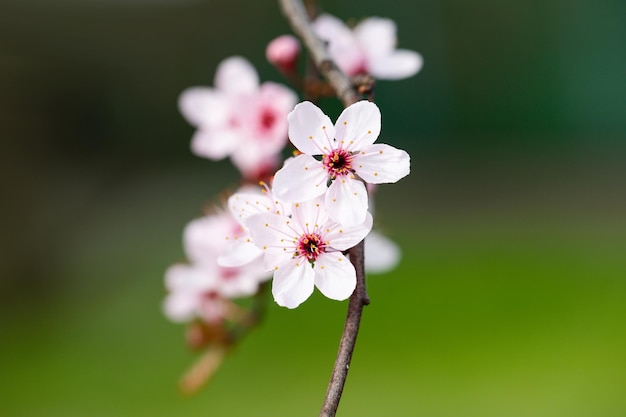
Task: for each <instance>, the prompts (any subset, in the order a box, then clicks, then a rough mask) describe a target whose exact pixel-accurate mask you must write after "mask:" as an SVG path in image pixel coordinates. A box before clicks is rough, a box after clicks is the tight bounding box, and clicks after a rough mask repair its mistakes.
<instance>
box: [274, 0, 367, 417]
mask: <svg viewBox="0 0 626 417" xmlns="http://www.w3.org/2000/svg"><path fill="white" fill-rule="evenodd" d="M279 2H280V6H281V8H282V11H283V14H284V15H285V17H286V18H287V20H288V21H289V23H290V24H291V28H292V29H293V31H294V32H295V33H296V34H297V35H298V36H299V37H300V39H302V42H303V43H304V45H305V46H306V48H307V50H308V51H309V54H310V56H311V58H312V59H313V62H314V63H315V66H316V67H317V69H318V70H319V72H320V74H321V75H322V76H324V78H326V79H327V80H328V82H329V83H330V85H331V86H332V87H333V88H334V89H335V92H336V94H337V97H339V99H340V100H341V101H342V103H343V105H344V106H345V107H348V106H349V105H351V104H353V103H356V102H357V101H359V99H360V95H359V93H358V92H357V90H356V89H355V88H354V86H353V83H352V80H350V78H349V77H348V76H346V74H344V73H343V72H342V71H341V70H339V68H337V65H336V64H335V63H334V61H333V60H332V59H331V57H330V54H329V53H328V50H327V48H326V45H325V44H324V42H323V41H322V40H321V39H320V38H319V37H318V36H317V35H316V34H315V32H314V31H313V28H312V27H311V22H310V20H309V16H308V15H307V11H306V9H305V7H304V5H303V4H302V2H301V1H299V0H279ZM367 92H368V93H371V89H370V90H368V91H367ZM363 250H364V242H361V243H359V244H358V245H356V246H355V247H353V248H352V249H350V251H349V256H350V261H351V262H352V264H353V265H354V268H355V269H356V277H357V283H356V288H355V290H354V293H353V294H352V295H351V296H350V302H349V304H348V315H347V317H346V323H345V326H344V329H343V334H342V336H341V341H340V343H339V351H338V352H337V358H336V360H335V365H334V367H333V372H332V375H331V378H330V382H329V384H328V389H327V391H326V397H325V398H324V404H323V405H322V410H321V411H320V414H319V415H320V417H333V416H334V415H335V414H336V413H337V407H338V406H339V400H340V399H341V395H342V393H343V387H344V385H345V382H346V377H347V376H348V369H349V368H350V361H351V359H352V353H353V352H354V346H355V344H356V338H357V335H358V333H359V325H360V323H361V315H362V313H363V307H364V306H366V305H367V304H369V302H370V300H369V297H368V296H367V290H366V288H365V267H364V260H365V259H364V255H363Z"/></svg>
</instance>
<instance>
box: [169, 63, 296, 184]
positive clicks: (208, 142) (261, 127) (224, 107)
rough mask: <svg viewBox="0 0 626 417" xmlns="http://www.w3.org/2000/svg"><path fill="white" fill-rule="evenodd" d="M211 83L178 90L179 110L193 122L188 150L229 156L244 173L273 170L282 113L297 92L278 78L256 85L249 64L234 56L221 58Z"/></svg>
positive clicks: (282, 138) (283, 133) (281, 138)
mask: <svg viewBox="0 0 626 417" xmlns="http://www.w3.org/2000/svg"><path fill="white" fill-rule="evenodd" d="M214 85H215V86H214V87H213V88H210V87H191V88H188V89H186V90H185V91H183V92H182V94H181V95H180V98H179V103H178V104H179V109H180V112H181V113H182V115H183V116H184V117H185V119H186V120H187V121H188V122H189V123H190V124H192V125H193V126H195V127H196V128H197V130H196V132H195V133H194V135H193V137H192V140H191V149H192V151H193V152H194V153H195V154H196V155H198V156H202V157H206V158H209V159H213V160H219V159H223V158H225V157H227V156H230V158H231V160H232V162H233V163H234V164H235V166H236V167H237V168H238V169H239V170H240V171H241V173H242V174H243V175H244V176H245V177H247V178H258V177H259V176H260V175H262V174H264V173H266V172H268V171H271V170H273V169H274V168H275V166H276V164H277V162H278V160H279V156H278V155H279V153H280V152H281V150H282V148H283V147H284V146H285V143H286V141H287V120H286V115H287V114H288V113H289V111H291V109H293V106H294V105H295V103H296V101H297V97H296V95H295V94H294V93H293V92H292V91H291V90H289V89H288V88H286V87H284V86H282V85H280V84H276V83H272V82H265V83H263V84H261V85H259V79H258V75H257V73H256V70H255V69H254V67H253V66H252V64H250V62H248V61H247V60H246V59H245V58H242V57H237V56H235V57H231V58H227V59H225V60H224V61H222V62H221V63H220V64H219V66H218V68H217V71H216V74H215V80H214Z"/></svg>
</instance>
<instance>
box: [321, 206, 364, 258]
mask: <svg viewBox="0 0 626 417" xmlns="http://www.w3.org/2000/svg"><path fill="white" fill-rule="evenodd" d="M372 222H373V220H372V215H371V214H370V213H369V212H367V215H366V216H365V221H364V222H363V223H362V224H358V225H354V226H344V225H341V224H331V225H328V229H330V230H329V231H328V232H326V234H325V235H324V240H326V241H327V242H328V244H329V246H330V247H332V248H333V249H337V250H340V251H344V250H348V249H350V248H351V247H353V246H356V244H357V243H359V242H360V241H362V240H363V239H365V236H367V234H368V233H369V232H370V230H372Z"/></svg>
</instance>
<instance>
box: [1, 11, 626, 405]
mask: <svg viewBox="0 0 626 417" xmlns="http://www.w3.org/2000/svg"><path fill="white" fill-rule="evenodd" d="M321 7H322V8H323V9H324V10H326V11H328V12H331V13H333V14H335V15H337V16H339V17H341V18H344V19H349V18H355V19H358V18H362V17H366V16H371V15H379V16H384V17H390V18H392V19H394V20H395V21H396V22H397V23H398V26H399V45H400V46H401V47H404V48H408V49H413V50H417V51H419V52H421V53H422V54H423V56H424V58H425V66H424V69H423V70H422V72H421V73H420V74H418V75H417V76H415V77H413V78H411V79H408V80H404V81H398V82H379V83H378V86H377V90H376V100H377V103H378V105H379V106H380V107H381V109H382V112H383V133H382V135H381V141H383V142H386V143H391V144H394V145H396V146H398V147H402V148H405V149H407V150H408V151H409V153H410V154H411V156H412V173H411V175H410V177H408V178H406V179H404V180H402V181H401V182H400V183H398V184H394V185H389V186H385V187H381V189H380V192H379V194H378V200H377V216H376V222H377V224H378V226H379V228H380V229H381V230H383V231H384V233H386V234H387V236H389V237H391V238H393V239H394V240H396V241H397V242H398V243H399V244H400V245H401V246H402V250H403V253H404V258H403V262H402V263H401V265H400V266H399V267H398V269H396V270H395V271H393V272H392V273H389V274H387V275H380V276H372V277H370V279H369V283H368V285H369V292H370V296H371V298H372V304H371V305H370V306H369V307H367V309H366V311H365V314H364V322H363V325H362V330H361V333H360V335H359V341H358V344H357V350H356V353H355V356H354V359H353V364H352V368H351V371H350V375H349V378H348V382H347V385H346V389H345V391H344V398H343V399H342V402H341V405H340V409H339V415H342V416H379V415H387V416H389V415H392V416H430V417H435V416H441V417H443V416H446V417H447V416H450V417H452V416H454V417H459V416H463V417H470V416H476V417H500V416H507V417H516V416H525V417H527V416H532V417H543V416H545V417H559V416H563V417H565V416H567V417H577V416H580V417H591V416H593V417H603V416H607V417H618V416H624V415H626V395H624V393H625V392H626V216H625V215H624V214H625V210H626V158H625V156H626V142H625V140H626V99H625V97H626V79H625V76H626V20H625V17H626V3H624V2H623V1H621V0H603V1H598V2H592V1H585V0H567V1H566V0H543V1H522V0H475V1H472V2H465V1H458V0H420V1H395V2H384V3H381V2H377V1H373V0H362V1H355V0H342V1H335V2H330V1H327V2H322V4H321ZM288 31H289V30H288V26H287V24H286V23H285V21H284V20H283V19H282V17H281V15H280V12H279V10H278V7H277V5H276V4H275V3H274V2H258V1H243V0H242V1H230V0H229V1H227V0H213V1H208V0H207V1H196V0H123V1H122V0H83V1H80V0H55V1H46V0H5V1H3V2H2V4H1V5H0V126H1V128H2V148H1V149H2V150H1V151H0V173H1V177H0V178H1V179H0V185H1V189H0V190H1V192H2V204H1V205H0V207H1V208H0V218H1V219H2V220H1V234H0V236H1V238H0V244H1V245H2V246H1V248H0V274H1V278H0V415H1V416H9V417H53V416H60V417H61V416H62V417H68V416H70V417H72V416H80V417H82V416H90V417H99V416H106V417H110V416H111V417H123V416H150V417H158V416H168V417H169V416H205V415H212V416H255V417H261V416H272V417H277V416H294V415H316V413H317V412H318V410H319V407H320V405H321V401H322V397H323V395H324V392H325V389H326V384H327V382H328V378H329V375H330V369H331V366H332V362H333V360H334V356H335V353H336V350H337V342H338V340H339V336H340V333H341V329H342V325H343V320H344V317H345V311H346V308H347V303H338V302H333V301H330V300H327V299H324V298H323V297H321V296H320V295H319V294H315V295H314V296H313V297H312V298H311V299H310V300H309V301H307V302H306V303H305V304H304V305H302V306H301V307H300V308H298V309H296V310H294V311H289V310H286V309H281V308H279V307H277V306H275V305H272V306H271V308H270V310H269V312H268V316H267V319H266V321H265V322H264V323H263V324H262V325H261V326H260V327H259V328H258V329H257V330H255V331H254V332H253V333H252V334H251V335H250V336H249V337H248V338H247V339H246V340H245V341H244V343H243V344H242V345H241V346H240V347H239V348H238V349H237V350H236V352H235V353H234V354H233V355H232V356H231V357H229V358H228V360H227V361H226V362H225V363H224V364H223V366H222V368H221V369H220V370H219V372H218V373H217V375H216V376H215V378H214V379H213V381H212V382H211V384H210V385H209V386H208V387H207V388H206V389H205V390H203V391H202V392H200V393H199V394H198V395H196V396H194V397H191V398H186V397H184V396H182V395H180V394H179V393H178V391H177V389H176V383H177V380H178V378H179V376H180V375H181V374H182V372H183V371H184V370H185V369H186V368H187V367H188V366H189V365H190V364H191V363H192V361H193V360H194V359H195V358H196V356H195V354H194V353H192V352H190V351H189V350H188V349H187V348H186V347H185V345H184V342H183V332H184V330H183V327H182V326H179V325H174V324H171V323H169V322H167V321H166V319H165V318H164V317H163V315H162V314H161V311H160V303H161V300H162V298H163V296H164V293H165V292H164V288H163V284H162V277H163V272H164V270H165V269H166V268H167V266H168V265H170V264H171V263H174V262H177V261H179V260H180V259H181V258H182V257H183V252H182V247H181V232H182V228H183V227H184V225H185V224H186V223H187V222H188V221H189V220H190V219H192V218H194V217H196V216H198V215H199V214H200V212H201V209H202V207H203V205H204V204H206V203H207V202H211V201H214V199H215V198H216V196H217V195H218V194H219V193H220V192H222V190H224V189H227V188H231V189H232V188H234V187H235V186H236V184H237V178H238V177H237V173H236V171H235V170H234V168H233V167H232V166H231V165H230V163H229V162H228V161H222V162H218V163H216V162H210V161H208V160H203V159H200V158H197V157H195V156H193V155H191V153H190V152H189V139H190V137H191V134H192V131H193V129H192V128H191V127H190V126H189V125H187V124H186V123H185V121H184V120H183V119H182V117H181V116H180V115H179V114H178V112H177V109H176V100H177V96H178V94H179V93H180V91H182V90H183V89H184V88H186V87H189V86H194V85H211V84H212V80H213V74H214V70H215V67H216V65H217V63H218V62H219V61H220V60H222V59H223V58H225V57H227V56H230V55H234V54H240V55H244V56H246V57H247V58H249V59H250V60H251V61H253V62H254V64H255V65H256V67H257V69H258V70H259V73H260V75H261V78H262V79H263V80H274V81H279V82H282V81H283V80H282V79H281V77H280V75H279V74H278V73H277V71H275V70H274V69H273V68H272V67H271V66H270V65H269V64H268V63H266V62H265V59H264V47H265V44H266V42H267V41H269V40H270V39H272V38H273V37H275V36H277V35H280V34H282V33H287V32H288ZM333 111H334V110H329V112H331V116H332V117H333V118H334V117H336V115H337V114H336V113H334V114H333V113H332V112H333Z"/></svg>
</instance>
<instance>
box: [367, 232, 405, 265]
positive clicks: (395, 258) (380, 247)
mask: <svg viewBox="0 0 626 417" xmlns="http://www.w3.org/2000/svg"><path fill="white" fill-rule="evenodd" d="M398 262H400V248H399V247H398V245H396V244H395V243H394V242H393V241H391V240H390V239H389V238H387V237H385V236H383V235H381V234H380V233H377V232H374V231H372V232H371V233H370V234H369V235H368V236H367V239H365V270H366V271H367V273H371V274H382V273H385V272H388V271H391V270H392V269H394V268H395V267H396V266H397V265H398Z"/></svg>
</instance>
